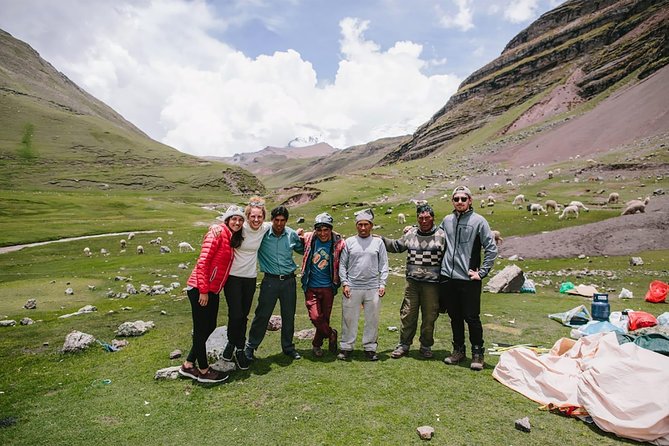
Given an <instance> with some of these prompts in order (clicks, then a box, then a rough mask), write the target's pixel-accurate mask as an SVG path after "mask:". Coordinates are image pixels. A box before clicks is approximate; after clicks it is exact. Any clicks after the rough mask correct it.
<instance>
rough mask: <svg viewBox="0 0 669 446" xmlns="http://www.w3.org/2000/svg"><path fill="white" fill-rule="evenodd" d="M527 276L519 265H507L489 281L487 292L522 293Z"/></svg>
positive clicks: (486, 287)
mask: <svg viewBox="0 0 669 446" xmlns="http://www.w3.org/2000/svg"><path fill="white" fill-rule="evenodd" d="M523 283H525V274H524V273H523V271H522V270H521V269H520V268H519V267H518V266H517V265H507V266H506V267H504V269H503V270H502V271H500V272H498V273H497V274H495V276H494V277H493V278H492V279H490V280H489V281H488V284H487V285H486V286H485V290H486V291H488V292H490V293H520V289H521V288H522V286H523Z"/></svg>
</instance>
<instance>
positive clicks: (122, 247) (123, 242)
mask: <svg viewBox="0 0 669 446" xmlns="http://www.w3.org/2000/svg"><path fill="white" fill-rule="evenodd" d="M127 245H128V242H126V241H125V240H124V239H121V249H125V248H126V246H127Z"/></svg>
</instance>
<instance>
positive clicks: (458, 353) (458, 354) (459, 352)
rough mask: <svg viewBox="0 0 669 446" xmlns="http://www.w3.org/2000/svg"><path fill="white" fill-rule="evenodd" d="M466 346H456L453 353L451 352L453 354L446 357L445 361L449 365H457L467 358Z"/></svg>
mask: <svg viewBox="0 0 669 446" xmlns="http://www.w3.org/2000/svg"><path fill="white" fill-rule="evenodd" d="M465 358H466V356H465V348H464V347H462V348H457V347H456V348H454V349H453V353H451V356H449V357H447V358H444V363H446V364H449V365H455V364H458V363H459V362H460V361H462V360H463V359H465Z"/></svg>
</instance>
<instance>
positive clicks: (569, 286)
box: [560, 282, 576, 294]
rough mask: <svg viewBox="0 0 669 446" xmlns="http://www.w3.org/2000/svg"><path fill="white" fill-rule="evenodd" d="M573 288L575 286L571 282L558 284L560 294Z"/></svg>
mask: <svg viewBox="0 0 669 446" xmlns="http://www.w3.org/2000/svg"><path fill="white" fill-rule="evenodd" d="M574 288H576V286H575V285H574V284H573V283H571V282H564V283H563V284H562V285H560V292H561V293H562V294H566V293H567V291H569V290H573V289H574Z"/></svg>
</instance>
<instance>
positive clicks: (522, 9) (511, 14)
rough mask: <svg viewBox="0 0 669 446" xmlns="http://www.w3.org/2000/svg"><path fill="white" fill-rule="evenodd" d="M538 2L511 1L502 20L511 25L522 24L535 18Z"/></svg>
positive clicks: (536, 0) (531, 0)
mask: <svg viewBox="0 0 669 446" xmlns="http://www.w3.org/2000/svg"><path fill="white" fill-rule="evenodd" d="M537 7H538V0H512V1H511V3H509V6H508V7H507V8H506V9H505V10H504V18H505V19H507V20H508V21H510V22H511V23H523V22H526V21H528V20H530V19H533V18H534V17H536V14H537Z"/></svg>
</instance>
